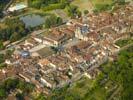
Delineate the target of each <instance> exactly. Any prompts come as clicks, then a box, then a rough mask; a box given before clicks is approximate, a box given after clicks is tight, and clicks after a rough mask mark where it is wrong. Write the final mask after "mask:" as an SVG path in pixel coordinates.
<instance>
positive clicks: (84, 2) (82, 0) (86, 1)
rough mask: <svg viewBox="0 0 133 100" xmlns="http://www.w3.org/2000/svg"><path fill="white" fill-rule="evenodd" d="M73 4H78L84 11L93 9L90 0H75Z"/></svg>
mask: <svg viewBox="0 0 133 100" xmlns="http://www.w3.org/2000/svg"><path fill="white" fill-rule="evenodd" d="M72 4H73V5H76V6H78V7H79V9H80V10H81V11H82V12H83V11H84V10H88V11H92V10H93V4H92V3H91V2H90V0H74V1H73V2H72Z"/></svg>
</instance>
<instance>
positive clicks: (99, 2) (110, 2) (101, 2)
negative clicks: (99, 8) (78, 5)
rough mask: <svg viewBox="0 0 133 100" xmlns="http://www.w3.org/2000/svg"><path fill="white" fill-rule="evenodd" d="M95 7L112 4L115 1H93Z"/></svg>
mask: <svg viewBox="0 0 133 100" xmlns="http://www.w3.org/2000/svg"><path fill="white" fill-rule="evenodd" d="M91 2H92V3H93V4H94V5H97V4H112V3H113V0H91Z"/></svg>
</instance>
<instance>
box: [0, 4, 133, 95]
mask: <svg viewBox="0 0 133 100" xmlns="http://www.w3.org/2000/svg"><path fill="white" fill-rule="evenodd" d="M121 11H122V12H121ZM132 12H133V6H132V5H125V6H124V7H123V8H120V9H118V10H116V11H114V12H113V13H109V12H101V13H99V14H98V15H96V14H94V13H92V14H87V15H84V16H82V17H81V18H78V19H71V20H69V21H68V22H67V23H66V24H63V25H61V26H59V27H55V28H51V29H49V30H47V31H45V30H38V31H34V32H33V33H31V36H30V37H28V38H26V40H24V41H22V42H20V43H19V44H17V45H15V46H12V45H10V46H9V47H8V48H11V47H14V49H15V50H14V52H13V54H12V57H11V59H6V60H5V63H6V64H7V65H8V66H13V67H12V68H9V69H8V68H4V69H2V70H1V71H0V77H1V78H0V79H1V80H2V79H3V78H5V77H10V76H13V77H18V78H20V79H22V80H25V81H26V82H31V83H33V84H35V86H36V91H38V92H43V93H45V94H47V95H48V94H49V93H50V92H51V91H52V90H53V89H55V88H60V87H62V86H64V85H65V84H72V83H73V82H74V81H76V80H78V79H80V78H81V77H82V76H83V75H86V76H87V77H89V78H90V79H95V77H96V76H97V75H98V73H99V72H100V70H99V69H98V67H99V66H100V65H101V64H103V63H104V62H106V61H107V60H113V57H114V54H115V53H117V52H119V50H120V49H121V48H120V47H119V46H117V45H116V44H115V41H117V40H119V39H122V38H128V37H130V35H129V34H127V33H130V32H132V31H133V26H132V21H133V20H132V19H133V16H132V15H133V13H132Z"/></svg>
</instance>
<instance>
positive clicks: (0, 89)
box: [0, 87, 6, 98]
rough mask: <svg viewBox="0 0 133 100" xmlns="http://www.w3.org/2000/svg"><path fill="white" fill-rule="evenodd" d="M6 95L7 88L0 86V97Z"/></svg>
mask: <svg viewBox="0 0 133 100" xmlns="http://www.w3.org/2000/svg"><path fill="white" fill-rule="evenodd" d="M5 97H6V91H5V89H3V88H1V87H0V98H5Z"/></svg>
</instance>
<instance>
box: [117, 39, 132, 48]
mask: <svg viewBox="0 0 133 100" xmlns="http://www.w3.org/2000/svg"><path fill="white" fill-rule="evenodd" d="M131 43H133V39H131V38H127V39H123V40H118V41H117V42H116V45H118V46H120V47H123V46H126V45H128V44H131Z"/></svg>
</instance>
